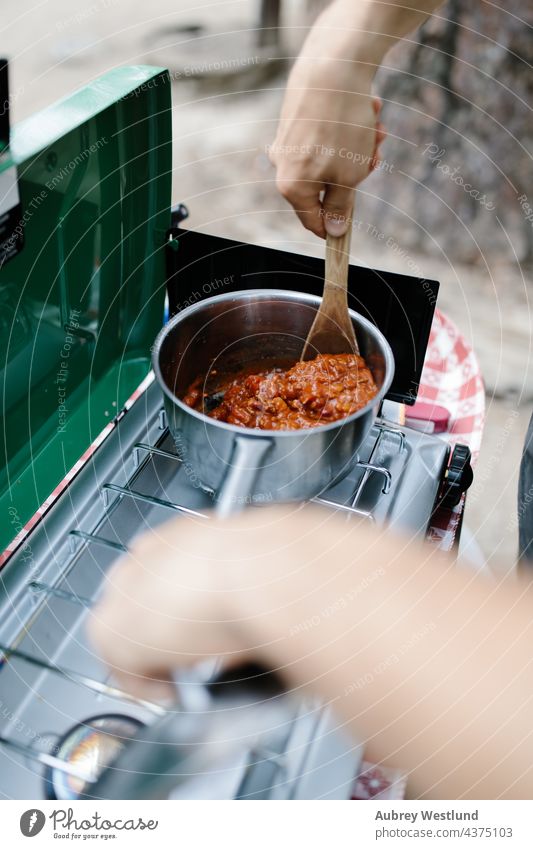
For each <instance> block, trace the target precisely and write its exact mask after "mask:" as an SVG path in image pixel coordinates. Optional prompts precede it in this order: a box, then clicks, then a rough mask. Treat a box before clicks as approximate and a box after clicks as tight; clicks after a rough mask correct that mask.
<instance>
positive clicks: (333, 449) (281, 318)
mask: <svg viewBox="0 0 533 849" xmlns="http://www.w3.org/2000/svg"><path fill="white" fill-rule="evenodd" d="M319 303H320V299H319V298H317V297H314V296H313V295H305V294H300V293H298V292H287V291H278V290H256V291H245V292H238V293H235V294H232V293H226V294H224V295H217V296H215V297H213V298H209V299H207V300H204V301H200V302H198V303H196V304H193V305H192V306H190V307H188V308H187V309H185V310H183V312H180V313H179V314H178V315H176V316H175V317H174V318H173V319H172V320H171V321H170V322H169V323H168V324H167V325H166V326H165V327H164V328H163V329H162V331H161V333H160V334H159V336H158V337H157V339H156V341H155V343H154V347H153V355H152V360H153V367H154V371H155V374H156V377H157V379H158V381H159V383H160V384H161V387H162V389H163V392H164V399H165V409H166V414H167V419H168V425H169V428H170V431H171V433H172V435H173V438H174V441H175V444H176V449H177V451H178V454H179V455H180V456H181V458H182V460H183V464H184V470H185V473H186V474H187V475H188V476H189V477H190V480H191V483H192V484H193V485H196V486H200V487H202V488H204V489H208V490H211V491H212V492H213V493H214V494H215V497H216V501H217V512H218V513H219V514H222V515H228V514H230V513H234V512H237V511H238V510H240V509H242V508H243V506H244V505H246V504H249V503H252V504H259V503H269V502H283V501H300V500H308V499H310V498H313V497H315V496H316V495H318V494H319V493H321V492H322V491H323V490H325V489H327V488H328V487H329V486H331V485H332V484H333V483H335V482H336V481H338V480H340V479H341V478H342V477H344V476H345V475H346V474H348V472H349V471H350V470H351V469H352V467H353V465H354V463H355V462H356V460H357V452H358V449H359V447H360V445H361V444H362V442H363V441H364V438H365V436H366V435H367V433H368V431H369V429H370V427H371V426H372V424H373V421H374V418H375V415H376V412H377V409H378V407H379V404H380V402H381V400H382V399H383V397H384V396H385V394H386V393H387V391H388V389H389V386H390V384H391V381H392V377H393V373H394V359H393V355H392V351H391V349H390V346H389V344H388V342H387V341H386V339H385V338H384V336H383V334H382V333H380V331H379V330H378V329H377V328H376V327H375V326H374V325H373V324H371V323H370V322H369V321H367V320H366V319H365V318H363V316H361V315H359V314H358V313H355V312H352V311H351V312H350V314H351V317H352V321H353V324H354V329H355V332H356V335H357V339H358V342H359V346H360V349H361V354H362V356H363V357H364V358H365V360H366V362H367V365H368V367H369V368H370V370H371V371H372V374H373V376H374V380H375V382H376V385H377V387H378V393H377V395H376V396H375V398H373V399H372V402H371V403H370V404H368V405H367V406H366V407H364V408H363V409H361V410H359V411H358V412H357V413H354V414H353V415H351V416H347V417H346V418H344V419H341V420H339V421H337V422H333V423H330V424H325V425H322V426H318V427H315V428H309V429H303V430H292V431H291V430H286V431H266V430H253V429H250V428H241V427H237V426H234V425H230V424H226V423H225V422H218V421H216V420H214V419H211V418H209V417H208V416H205V415H203V414H202V413H198V412H196V411H195V410H193V409H192V408H191V407H189V406H187V405H186V404H184V403H183V401H181V400H180V398H182V397H183V396H184V395H185V393H186V391H187V389H188V387H189V386H190V384H191V383H192V381H193V380H194V379H195V378H197V377H198V375H204V374H205V375H213V369H215V370H218V369H219V368H222V367H223V369H224V370H225V371H227V370H228V369H230V370H233V369H235V371H238V370H239V369H240V368H243V367H244V366H246V365H248V364H250V363H251V362H255V361H258V360H267V361H268V360H270V361H286V362H291V363H294V362H295V361H297V360H298V359H299V357H300V354H301V351H302V347H303V343H304V341H305V338H306V336H307V333H308V331H309V328H310V327H311V324H312V322H313V319H314V317H315V313H316V311H317V308H318V305H319Z"/></svg>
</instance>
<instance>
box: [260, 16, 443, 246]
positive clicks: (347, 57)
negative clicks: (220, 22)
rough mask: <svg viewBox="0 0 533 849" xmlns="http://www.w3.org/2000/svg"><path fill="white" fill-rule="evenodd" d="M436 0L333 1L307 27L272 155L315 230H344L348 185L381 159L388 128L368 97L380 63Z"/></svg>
mask: <svg viewBox="0 0 533 849" xmlns="http://www.w3.org/2000/svg"><path fill="white" fill-rule="evenodd" d="M441 2H442V0H413V2H412V3H410V4H408V6H409V7H408V6H407V5H402V3H401V2H399V0H390V2H387V3H385V2H377V0H334V2H333V3H331V4H330V5H329V6H328V7H327V8H326V10H325V11H324V12H323V13H322V15H320V17H319V18H318V20H317V22H316V24H315V25H314V27H313V28H312V30H311V32H310V33H309V36H308V38H307V40H306V42H305V44H304V46H303V49H302V51H301V53H300V55H299V57H298V59H297V60H296V62H295V64H294V67H293V69H292V71H291V74H290V76H289V81H288V83H287V90H286V93H285V99H284V102H283V106H282V110H281V115H280V122H279V127H278V132H277V135H276V138H275V140H274V143H273V144H272V147H271V153H270V158H271V160H272V162H273V164H274V165H275V166H276V177H277V186H278V189H279V191H280V192H281V194H282V195H283V197H284V198H286V199H287V200H288V201H289V203H290V204H291V205H292V206H293V207H294V210H295V212H296V214H297V215H298V217H299V218H300V220H301V222H302V224H303V225H304V227H306V228H307V229H308V230H311V231H312V232H313V233H316V235H317V236H321V237H325V235H326V231H328V232H329V233H331V235H332V236H340V235H342V234H343V233H344V232H345V231H346V228H347V226H348V223H349V218H350V216H351V211H352V206H353V190H354V188H355V187H356V186H357V185H358V184H359V183H360V182H361V181H362V180H364V178H365V177H367V176H368V174H369V173H370V172H371V171H372V170H373V168H374V167H375V166H376V163H377V161H378V159H379V145H380V143H381V142H382V141H383V138H384V136H385V134H384V131H383V127H382V125H381V123H380V121H379V111H380V102H379V100H377V99H376V98H374V97H373V96H372V82H373V79H374V76H375V73H376V71H377V69H378V67H379V65H380V64H381V62H382V61H383V58H384V56H385V54H386V52H387V51H388V50H389V49H390V47H392V45H393V44H394V43H395V42H396V41H398V40H399V39H400V38H403V37H404V36H405V35H407V34H408V33H409V32H411V31H412V30H413V29H415V28H416V27H417V26H419V25H420V24H421V23H423V22H424V20H425V19H426V18H427V17H428V16H429V14H430V13H431V12H432V11H433V10H434V9H436V8H437V6H439V5H440V4H441ZM322 193H323V199H322V200H321V197H322Z"/></svg>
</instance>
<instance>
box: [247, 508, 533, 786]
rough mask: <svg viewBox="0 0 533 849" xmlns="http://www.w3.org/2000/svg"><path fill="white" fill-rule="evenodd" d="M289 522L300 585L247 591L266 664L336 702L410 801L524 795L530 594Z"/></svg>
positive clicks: (412, 554) (393, 546)
mask: <svg viewBox="0 0 533 849" xmlns="http://www.w3.org/2000/svg"><path fill="white" fill-rule="evenodd" d="M295 519H297V517H295V518H293V520H292V522H293V535H294V539H295V540H296V541H297V542H296V543H295V545H294V551H290V550H289V549H291V547H292V543H289V544H288V549H287V550H285V551H284V553H283V560H284V562H287V561H288V562H291V559H292V561H293V562H295V563H301V562H302V555H301V554H300V558H298V555H297V553H296V548H297V547H298V546H301V545H302V544H303V545H304V547H305V555H304V556H306V557H307V558H308V560H307V564H308V565H307V566H306V567H305V571H306V575H305V580H304V579H303V576H302V574H301V571H302V570H301V569H299V570H298V574H297V575H295V576H294V582H293V584H292V589H290V583H291V581H290V579H289V578H287V579H284V578H283V576H281V575H279V576H276V579H275V580H274V581H273V582H272V583H271V584H270V585H269V587H266V588H265V591H264V592H263V591H262V592H261V593H251V594H249V595H247V594H246V591H244V593H243V594H241V603H243V607H242V608H241V611H242V614H243V616H244V617H245V618H246V620H247V622H249V624H250V627H251V628H252V629H253V633H254V639H253V640H252V643H253V644H255V645H257V646H258V647H262V648H260V649H259V650H260V652H262V655H263V662H264V663H266V664H268V665H270V666H273V667H274V668H278V669H280V670H281V671H282V673H283V674H284V675H285V677H286V679H287V682H288V684H289V686H290V687H296V688H298V687H311V688H312V689H313V690H314V691H315V692H316V693H319V694H320V695H321V696H322V697H323V698H325V700H326V701H328V702H329V701H331V702H333V704H334V706H335V709H336V710H337V712H338V713H339V714H340V715H341V716H343V717H344V718H345V719H346V720H347V721H348V722H349V724H351V725H352V727H353V730H354V733H355V735H356V736H357V737H358V738H361V737H362V738H363V739H364V740H365V745H366V749H367V751H368V752H369V754H370V757H371V759H373V760H376V761H379V760H381V759H383V760H385V761H388V762H389V763H392V764H395V765H398V766H402V767H405V768H406V769H407V770H408V771H409V773H410V783H409V787H410V792H411V793H412V794H414V795H415V796H419V795H424V794H426V795H427V796H429V797H434V798H435V797H437V798H460V797H462V796H466V797H470V798H495V797H496V796H499V795H503V796H509V797H511V798H516V797H520V796H521V797H527V798H530V797H531V795H532V793H533V774H532V765H533V739H532V736H531V719H530V718H531V700H532V697H533V675H532V671H531V646H532V644H533V643H532V637H533V602H532V598H531V594H530V591H529V590H527V589H524V587H523V586H520V585H513V586H505V587H501V586H499V587H497V586H496V585H495V584H493V583H491V582H490V581H485V580H480V579H478V578H472V576H471V575H470V574H468V573H465V572H462V571H459V570H457V569H456V568H455V567H453V566H451V565H450V562H449V560H448V559H446V558H444V557H441V556H439V555H437V554H435V552H434V551H433V550H425V549H422V548H417V547H414V546H410V545H408V546H406V547H405V549H404V550H403V552H402V545H401V543H400V542H399V541H398V540H397V539H395V538H393V539H392V540H391V538H390V537H389V538H388V539H387V538H384V537H383V536H381V537H377V536H376V535H375V534H373V533H370V534H368V533H366V532H365V530H364V529H363V528H358V529H356V530H352V532H351V533H347V531H346V530H345V529H346V527H347V526H346V524H345V523H340V522H338V520H337V521H334V522H328V521H325V526H324V527H323V528H321V529H320V530H319V529H318V528H317V530H316V531H315V532H314V533H313V534H311V535H309V534H307V542H305V529H304V528H303V526H302V528H301V529H300V528H299V526H298V524H294V521H295ZM321 521H322V520H321V519H320V518H319V519H318V520H317V523H318V524H320V522H321ZM328 525H329V527H326V526H328ZM343 529H344V530H343ZM328 540H329V542H328ZM303 587H305V590H303V589H302V588H303ZM237 618H238V617H237Z"/></svg>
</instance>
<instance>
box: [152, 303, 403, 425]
mask: <svg viewBox="0 0 533 849" xmlns="http://www.w3.org/2000/svg"><path fill="white" fill-rule="evenodd" d="M272 297H274V298H276V299H278V300H281V299H282V298H287V300H289V301H293V302H294V301H296V302H298V303H303V304H310V305H312V306H318V305H319V304H320V302H321V300H322V298H321V297H320V296H318V295H310V294H308V293H307V292H294V291H292V290H287V289H245V290H242V291H239V292H225V293H224V294H222V295H213V296H212V297H210V298H205V299H203V300H201V301H197V302H196V303H195V304H191V305H190V306H188V307H186V308H185V309H184V310H181V311H180V312H179V313H177V314H176V315H175V316H174V317H173V318H171V319H170V321H168V322H167V324H165V325H164V326H163V327H162V328H161V330H160V331H159V333H158V335H157V336H156V339H155V341H154V344H153V345H152V367H153V370H154V373H155V376H156V378H157V382H158V383H159V386H160V387H161V389H162V390H163V392H164V394H165V395H166V397H167V398H168V399H169V400H170V401H172V403H173V404H177V405H178V407H179V408H180V409H181V410H183V412H185V413H188V414H189V415H191V416H193V417H194V418H196V419H198V421H200V422H203V423H204V424H209V425H212V426H213V427H217V428H221V429H222V430H224V431H228V432H230V433H233V434H242V435H246V436H249V437H255V438H257V439H260V438H263V439H264V438H265V436H270V437H272V436H275V437H276V438H277V437H284V438H287V437H293V438H296V437H299V436H301V434H302V432H304V433H308V432H309V431H311V432H315V431H316V432H321V433H324V432H326V431H330V430H335V429H336V428H341V427H344V425H346V424H348V423H351V422H353V421H356V420H357V419H359V418H362V417H363V416H364V415H366V414H367V413H368V412H369V411H370V410H372V409H373V408H374V407H375V406H376V404H379V403H380V402H381V401H382V400H383V398H384V397H385V395H386V394H387V392H388V391H389V388H390V385H391V383H392V378H393V377H394V356H393V353H392V349H391V347H390V345H389V343H388V342H387V340H386V339H385V337H384V335H383V333H382V332H381V330H379V329H378V328H377V327H376V325H375V324H372V322H371V321H369V320H368V319H367V318H365V317H364V316H362V315H361V314H360V313H358V312H356V311H355V310H349V313H350V316H351V317H352V318H355V319H357V322H358V324H360V325H362V326H363V327H364V328H365V330H366V331H367V332H369V333H370V334H371V335H373V336H374V337H375V338H376V339H377V342H378V343H379V346H380V348H381V351H382V353H383V357H384V360H385V377H384V380H383V385H382V387H381V389H380V390H379V391H378V392H377V394H376V395H374V397H373V398H372V399H371V401H369V402H368V404H365V406H364V407H361V409H360V410H357V412H355V413H352V414H351V415H350V416H345V417H344V418H342V419H337V420H336V421H334V422H328V424H323V425H315V426H314V427H310V428H298V429H296V430H289V429H287V430H266V429H263V428H251V427H241V426H240V425H233V424H229V423H228V422H219V421H218V420H217V419H212V418H210V417H209V416H206V415H205V414H204V413H199V412H198V411H197V410H194V409H193V408H192V407H189V405H188V404H184V403H183V401H181V400H180V399H179V398H178V397H177V395H174V393H173V392H172V391H171V390H170V388H169V387H168V386H167V383H166V381H165V379H164V378H163V375H162V373H161V367H160V364H159V356H160V353H161V348H162V345H163V342H164V341H165V339H166V337H167V336H168V335H169V334H170V333H171V332H172V330H173V329H174V328H175V327H176V326H177V325H178V324H181V322H182V321H185V320H186V319H187V318H189V316H191V315H194V313H196V312H201V311H202V310H203V309H204V308H205V307H208V306H210V305H211V304H214V303H217V304H219V303H221V302H232V301H233V302H234V303H235V307H238V306H240V305H241V304H242V302H243V301H246V300H250V299H253V298H255V299H257V298H259V299H260V300H268V299H269V298H272Z"/></svg>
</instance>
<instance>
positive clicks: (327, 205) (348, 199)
mask: <svg viewBox="0 0 533 849" xmlns="http://www.w3.org/2000/svg"><path fill="white" fill-rule="evenodd" d="M353 194H354V193H353V189H348V188H346V187H345V186H328V188H327V189H326V194H325V195H324V200H323V201H322V209H323V213H322V214H323V221H324V227H325V228H326V232H327V233H329V235H330V236H337V237H338V236H344V234H345V233H346V231H347V229H348V227H350V226H351V224H352V217H351V216H352V209H353V201H354V198H353Z"/></svg>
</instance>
